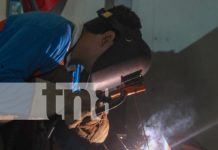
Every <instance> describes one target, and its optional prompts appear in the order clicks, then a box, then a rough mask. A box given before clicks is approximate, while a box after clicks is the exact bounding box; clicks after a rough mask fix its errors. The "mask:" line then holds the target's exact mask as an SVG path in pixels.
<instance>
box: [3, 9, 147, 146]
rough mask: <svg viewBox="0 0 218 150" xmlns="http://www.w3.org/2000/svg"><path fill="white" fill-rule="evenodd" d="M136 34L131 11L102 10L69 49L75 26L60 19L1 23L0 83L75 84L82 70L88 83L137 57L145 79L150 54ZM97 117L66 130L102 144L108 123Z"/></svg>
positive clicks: (27, 16) (35, 15)
mask: <svg viewBox="0 0 218 150" xmlns="http://www.w3.org/2000/svg"><path fill="white" fill-rule="evenodd" d="M140 29H141V23H140V19H139V18H138V16H137V15H136V14H135V13H134V12H133V11H131V10H130V9H129V8H127V7H125V6H116V7H113V8H111V9H109V10H105V9H101V10H99V11H98V17H97V18H95V19H93V20H91V21H88V22H87V23H85V24H84V26H83V30H82V33H81V36H80V37H79V39H78V40H77V42H76V44H74V45H71V43H72V41H73V40H74V33H75V26H74V24H73V23H72V22H70V21H69V20H67V19H65V18H63V17H61V16H57V15H55V14H52V13H44V12H31V13H24V14H20V15H15V16H10V17H9V18H7V19H6V20H5V21H2V22H1V23H0V82H28V81H32V79H33V78H35V77H45V78H46V79H48V80H51V81H54V82H56V81H57V82H58V81H69V80H71V81H72V82H74V83H77V82H79V81H80V72H81V71H82V68H84V71H85V72H87V73H88V74H89V77H90V78H91V75H92V74H94V73H95V72H98V71H101V70H103V69H104V68H107V67H108V66H109V65H116V64H119V63H121V64H122V62H124V63H123V64H125V61H129V60H130V59H131V58H136V57H140V59H141V58H142V59H143V60H144V62H145V63H146V65H145V69H144V71H143V73H142V74H143V75H144V74H145V73H146V72H147V70H148V68H149V66H150V59H151V52H150V48H149V47H148V45H147V44H146V43H145V42H144V41H143V39H142V35H141V31H140ZM136 62H137V61H136ZM130 64H132V66H133V68H134V66H135V67H136V66H138V64H137V63H136V64H135V65H134V61H131V63H130ZM120 66H122V65H120ZM127 68H128V66H127ZM136 68H137V67H136ZM115 70H116V69H115ZM127 70H128V69H127ZM136 71H137V70H136ZM59 75H60V76H59ZM72 76H73V79H72ZM97 77H98V76H97ZM66 78H67V79H69V80H66ZM128 79H129V76H128V77H126V78H122V80H125V82H128V83H129V80H128ZM93 80H94V78H93ZM93 82H94V81H93ZM101 82H102V81H101ZM86 115H87V114H86ZM86 115H84V116H83V117H82V118H83V119H84V118H85V117H86ZM100 118H101V119H100V120H98V121H96V120H94V122H92V121H91V122H88V123H84V122H83V120H82V121H80V122H79V123H78V122H77V123H76V124H72V125H70V126H69V127H70V128H75V129H76V131H77V134H78V135H80V136H81V137H83V138H85V139H87V140H88V141H89V142H91V143H92V142H94V143H102V142H103V141H104V140H105V139H106V137H107V134H108V130H109V123H108V120H107V114H105V113H103V114H102V115H101V116H100ZM102 120H104V121H102ZM65 142H66V141H65ZM63 145H65V144H63ZM66 145H67V144H66Z"/></svg>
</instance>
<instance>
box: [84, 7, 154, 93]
mask: <svg viewBox="0 0 218 150" xmlns="http://www.w3.org/2000/svg"><path fill="white" fill-rule="evenodd" d="M97 13H98V17H97V18H95V19H93V20H91V21H89V22H87V23H86V24H84V27H85V28H87V30H91V31H93V30H95V32H96V33H101V32H105V31H108V30H113V31H115V33H116V38H115V40H114V44H113V45H112V46H111V47H110V48H109V49H108V50H107V51H106V52H105V53H104V54H102V55H101V56H100V57H99V58H98V60H97V61H96V62H95V65H94V67H93V69H92V74H91V81H92V82H93V83H94V89H95V90H105V89H107V88H108V89H111V88H114V87H117V86H119V85H121V84H123V83H127V82H130V81H133V82H137V79H141V77H142V76H143V75H145V74H146V72H147V71H148V69H149V66H150V59H151V51H150V48H149V46H148V45H147V44H146V43H145V42H144V40H143V39H142V35H141V32H140V28H141V25H139V26H138V28H135V29H133V28H130V27H128V26H125V25H123V24H122V23H121V22H120V21H119V19H117V17H116V16H115V15H114V14H113V11H110V10H105V9H100V10H99V11H97ZM97 24H98V25H99V24H101V25H102V28H94V27H95V25H97Z"/></svg>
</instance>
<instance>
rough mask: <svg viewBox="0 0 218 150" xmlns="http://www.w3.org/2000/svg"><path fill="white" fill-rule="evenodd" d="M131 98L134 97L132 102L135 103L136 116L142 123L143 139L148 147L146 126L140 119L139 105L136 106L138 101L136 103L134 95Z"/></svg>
mask: <svg viewBox="0 0 218 150" xmlns="http://www.w3.org/2000/svg"><path fill="white" fill-rule="evenodd" d="M133 99H134V100H133V101H134V104H135V108H136V114H137V117H138V119H139V122H140V123H141V124H142V130H143V133H144V134H143V140H144V141H145V142H146V145H147V147H148V149H149V145H148V138H147V137H146V131H145V130H146V129H145V128H146V126H145V123H144V121H143V120H142V116H141V111H140V109H139V106H138V103H137V100H136V98H135V96H134V97H133Z"/></svg>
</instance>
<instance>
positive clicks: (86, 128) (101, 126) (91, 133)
mask: <svg viewBox="0 0 218 150" xmlns="http://www.w3.org/2000/svg"><path fill="white" fill-rule="evenodd" d="M69 128H74V129H75V131H76V133H77V134H78V135H79V136H80V137H82V138H84V139H86V140H88V141H89V142H90V143H102V142H104V140H105V139H106V137H107V135H108V132H109V120H108V117H107V113H106V112H103V113H101V114H100V115H99V116H97V117H96V118H94V119H93V120H91V113H90V112H87V113H84V114H83V115H82V119H81V120H79V121H75V122H74V123H72V124H71V125H69Z"/></svg>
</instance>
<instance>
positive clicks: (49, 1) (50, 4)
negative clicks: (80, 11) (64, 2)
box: [22, 0, 59, 12]
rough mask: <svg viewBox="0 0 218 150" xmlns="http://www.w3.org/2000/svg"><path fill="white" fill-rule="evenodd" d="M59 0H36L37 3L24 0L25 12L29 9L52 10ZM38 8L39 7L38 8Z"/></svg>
mask: <svg viewBox="0 0 218 150" xmlns="http://www.w3.org/2000/svg"><path fill="white" fill-rule="evenodd" d="M58 2H59V0H35V4H34V6H33V3H32V1H31V0H22V4H23V10H24V12H29V11H36V10H39V11H51V10H52V9H53V8H54V7H55V6H56V5H57V3H58ZM36 8H38V9H36Z"/></svg>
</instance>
